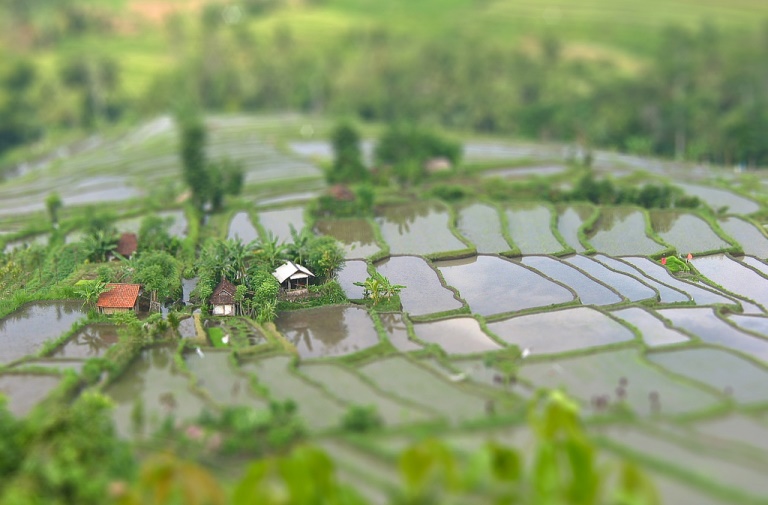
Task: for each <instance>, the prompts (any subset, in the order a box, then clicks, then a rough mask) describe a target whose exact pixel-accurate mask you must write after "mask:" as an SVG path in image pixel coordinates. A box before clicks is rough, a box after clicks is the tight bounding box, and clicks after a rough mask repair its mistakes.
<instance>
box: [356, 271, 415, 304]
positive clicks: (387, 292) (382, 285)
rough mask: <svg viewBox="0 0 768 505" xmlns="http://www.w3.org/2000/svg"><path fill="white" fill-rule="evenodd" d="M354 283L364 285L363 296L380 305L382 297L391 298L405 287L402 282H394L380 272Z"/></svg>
mask: <svg viewBox="0 0 768 505" xmlns="http://www.w3.org/2000/svg"><path fill="white" fill-rule="evenodd" d="M354 285H355V286H360V287H362V288H363V298H365V299H370V300H371V301H372V302H373V304H374V305H378V304H379V302H380V301H381V300H382V299H386V300H389V299H391V298H392V297H393V296H395V295H397V294H399V293H400V291H402V290H403V289H405V286H402V285H400V284H392V283H391V282H390V281H389V279H387V278H386V277H384V276H383V275H381V273H379V272H374V273H373V274H372V275H370V276H369V277H368V278H367V279H366V280H365V281H363V282H355V283H354Z"/></svg>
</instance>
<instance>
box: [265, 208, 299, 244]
mask: <svg viewBox="0 0 768 505" xmlns="http://www.w3.org/2000/svg"><path fill="white" fill-rule="evenodd" d="M259 222H260V223H261V226H262V227H264V230H265V231H266V232H267V233H268V234H269V233H272V234H273V235H274V236H275V237H276V238H277V239H278V241H279V242H292V241H293V237H292V236H291V226H293V228H294V229H296V231H297V232H298V231H301V230H302V228H304V224H305V222H304V207H288V208H285V209H277V210H265V211H261V212H259Z"/></svg>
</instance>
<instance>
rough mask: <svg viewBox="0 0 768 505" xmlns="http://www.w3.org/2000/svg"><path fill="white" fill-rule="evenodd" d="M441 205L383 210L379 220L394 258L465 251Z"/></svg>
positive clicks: (397, 207) (424, 203)
mask: <svg viewBox="0 0 768 505" xmlns="http://www.w3.org/2000/svg"><path fill="white" fill-rule="evenodd" d="M450 219H451V216H450V214H449V212H448V209H446V208H445V207H444V206H443V205H442V204H438V203H434V202H419V203H412V204H407V205H398V206H393V207H387V208H385V209H383V210H382V211H381V213H380V215H379V216H378V217H377V218H376V222H377V223H378V224H379V227H380V228H381V234H382V236H383V237H384V240H385V241H386V242H387V243H388V244H389V249H390V252H391V253H392V254H434V253H438V252H446V251H456V250H462V249H466V248H467V246H466V245H465V244H464V243H463V242H462V241H460V240H459V239H457V238H456V237H455V236H454V235H453V233H451V230H450V229H449V227H448V223H449V220H450Z"/></svg>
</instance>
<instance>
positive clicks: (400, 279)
mask: <svg viewBox="0 0 768 505" xmlns="http://www.w3.org/2000/svg"><path fill="white" fill-rule="evenodd" d="M376 270H378V271H379V273H381V274H382V275H383V276H385V277H386V278H387V279H389V281H390V282H392V283H394V284H400V285H401V286H406V287H405V289H403V290H402V291H401V292H400V302H401V303H402V304H403V310H404V311H405V312H408V313H409V314H411V315H412V316H423V315H426V314H433V313H437V312H447V311H449V310H456V309H460V308H462V307H463V306H464V305H463V304H462V303H461V302H460V301H459V300H457V299H456V298H455V296H454V294H453V291H451V290H450V289H447V288H445V287H443V285H442V283H441V282H440V277H438V275H437V272H436V271H435V270H433V269H432V267H431V266H430V264H429V263H428V262H427V260H425V259H423V258H419V257H417V256H393V257H391V258H389V259H387V260H384V261H382V262H381V263H378V264H376Z"/></svg>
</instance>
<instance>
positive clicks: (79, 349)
mask: <svg viewBox="0 0 768 505" xmlns="http://www.w3.org/2000/svg"><path fill="white" fill-rule="evenodd" d="M118 339H119V335H118V332H117V327H116V326H115V325H112V324H89V325H88V326H86V327H85V328H83V329H81V330H80V331H78V332H77V333H75V334H74V335H73V336H72V338H70V339H69V340H68V341H67V342H65V343H64V345H62V346H61V347H59V348H58V349H56V350H54V351H53V352H52V353H51V354H50V357H52V358H79V359H87V358H95V357H99V356H103V355H104V353H105V352H106V351H107V349H109V348H110V347H112V345H114V344H116V343H117V341H118Z"/></svg>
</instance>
